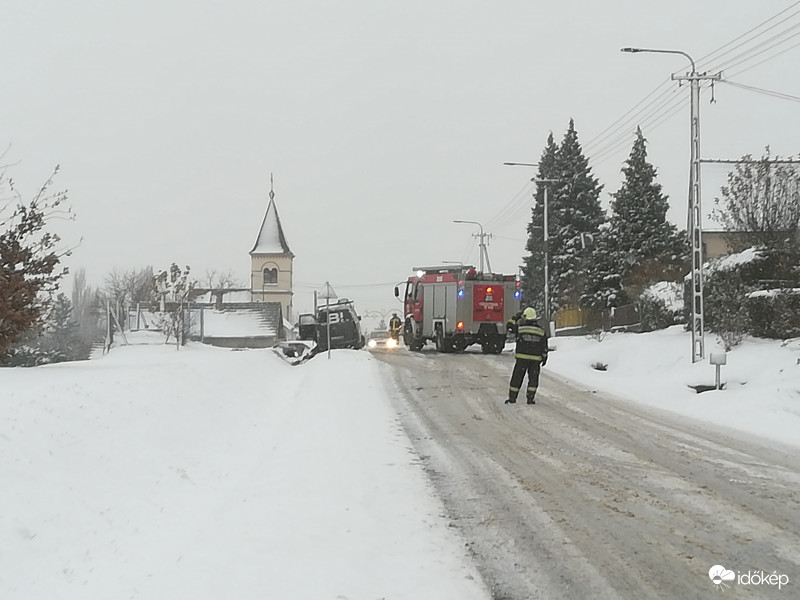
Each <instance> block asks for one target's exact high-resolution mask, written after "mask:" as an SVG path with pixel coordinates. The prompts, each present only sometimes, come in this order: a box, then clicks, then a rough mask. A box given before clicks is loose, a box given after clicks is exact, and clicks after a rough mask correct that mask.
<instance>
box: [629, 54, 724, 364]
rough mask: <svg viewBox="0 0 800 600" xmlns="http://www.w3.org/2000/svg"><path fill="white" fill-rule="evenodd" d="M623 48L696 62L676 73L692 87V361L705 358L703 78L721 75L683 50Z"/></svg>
mask: <svg viewBox="0 0 800 600" xmlns="http://www.w3.org/2000/svg"><path fill="white" fill-rule="evenodd" d="M620 51H621V52H630V53H637V52H652V53H658V54H679V55H681V56H684V57H686V58H687V59H688V60H689V62H690V63H691V65H692V72H691V73H689V74H688V75H675V74H674V73H673V74H672V76H671V78H672V80H673V81H689V85H690V89H691V95H690V99H691V123H690V125H691V129H690V138H691V145H690V152H689V163H690V164H689V207H688V208H689V215H688V217H689V218H688V228H689V239H690V242H691V244H692V362H697V361H698V360H702V359H703V356H704V355H705V340H704V337H705V333H704V322H703V221H702V212H701V204H700V82H701V81H704V80H712V81H718V80H719V79H721V75H720V74H719V73H717V74H716V75H707V74H706V73H698V72H697V67H696V66H695V62H694V60H693V59H692V57H691V56H689V55H688V54H687V53H686V52H683V51H682V50H660V49H656V48H630V47H627V48H621V49H620Z"/></svg>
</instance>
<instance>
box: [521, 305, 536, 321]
mask: <svg viewBox="0 0 800 600" xmlns="http://www.w3.org/2000/svg"><path fill="white" fill-rule="evenodd" d="M522 317H523V318H525V319H528V320H530V321H533V320H534V319H535V318H536V309H534V308H531V307H530V306H529V307H528V308H526V309H525V310H524V311H522Z"/></svg>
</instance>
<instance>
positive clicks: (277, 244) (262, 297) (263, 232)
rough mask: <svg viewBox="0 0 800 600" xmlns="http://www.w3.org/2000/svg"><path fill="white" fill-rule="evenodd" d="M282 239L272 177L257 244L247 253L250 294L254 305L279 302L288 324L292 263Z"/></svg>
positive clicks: (283, 237) (283, 238) (290, 307)
mask: <svg viewBox="0 0 800 600" xmlns="http://www.w3.org/2000/svg"><path fill="white" fill-rule="evenodd" d="M293 259H294V254H292V251H291V250H289V245H288V244H287V243H286V237H285V236H284V235H283V227H281V219H280V217H278V208H277V207H276V206H275V191H274V190H273V185H272V175H270V178H269V204H268V205H267V212H266V213H265V214H264V220H263V221H262V222H261V229H260V230H259V232H258V237H257V238H256V243H255V245H254V246H253V249H252V250H250V264H251V269H250V290H251V296H252V298H253V301H254V302H280V303H281V310H282V312H283V318H284V319H286V320H288V321H291V320H292V319H293V317H294V315H292V293H293V292H292V260H293Z"/></svg>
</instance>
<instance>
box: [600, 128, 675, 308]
mask: <svg viewBox="0 0 800 600" xmlns="http://www.w3.org/2000/svg"><path fill="white" fill-rule="evenodd" d="M622 173H623V174H624V175H625V180H624V181H623V183H622V185H621V187H620V188H619V190H618V191H617V192H616V193H614V194H611V196H612V202H611V217H610V219H609V227H608V230H607V231H606V232H604V235H603V236H601V240H600V242H599V244H598V248H597V251H598V252H596V253H595V254H599V256H598V257H597V258H596V262H594V263H593V264H592V266H591V267H590V280H591V281H590V286H589V288H588V289H587V296H586V297H585V298H584V305H588V306H592V307H595V308H606V307H611V306H621V305H623V304H627V303H629V302H632V301H635V300H637V299H638V298H639V296H640V295H641V294H642V292H643V291H644V290H645V289H646V288H647V287H648V286H650V285H651V284H652V283H655V282H658V281H678V280H679V279H680V278H681V277H682V276H683V275H684V274H685V271H686V269H687V268H688V261H689V247H688V243H687V241H686V238H685V234H683V233H679V232H678V230H677V228H676V227H675V225H674V224H672V223H670V222H669V221H668V220H667V211H668V209H669V202H668V199H667V197H666V196H665V195H664V194H663V193H662V191H661V185H660V184H659V183H658V182H657V181H656V169H655V167H654V166H653V165H652V164H651V163H650V162H649V161H648V160H647V140H646V139H645V137H644V136H643V135H642V130H641V129H639V128H637V130H636V139H635V140H634V143H633V147H632V148H631V153H630V156H629V157H628V160H627V161H625V166H623V168H622ZM604 303H605V305H604Z"/></svg>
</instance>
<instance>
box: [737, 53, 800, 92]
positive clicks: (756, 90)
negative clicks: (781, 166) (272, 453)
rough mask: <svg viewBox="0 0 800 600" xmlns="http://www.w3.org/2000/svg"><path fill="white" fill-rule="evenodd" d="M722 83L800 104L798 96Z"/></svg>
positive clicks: (743, 85)
mask: <svg viewBox="0 0 800 600" xmlns="http://www.w3.org/2000/svg"><path fill="white" fill-rule="evenodd" d="M799 45H800V44H799ZM722 83H727V84H728V85H732V86H733V87H738V88H742V89H744V90H750V91H751V92H757V93H759V94H764V95H766V96H772V97H773V98H780V99H782V100H791V101H793V102H800V97H798V96H792V95H791V94H784V93H783V92H774V91H772V90H765V89H762V88H758V87H755V86H752V85H745V84H743V83H736V82H735V81H731V80H730V79H723V80H722Z"/></svg>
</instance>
